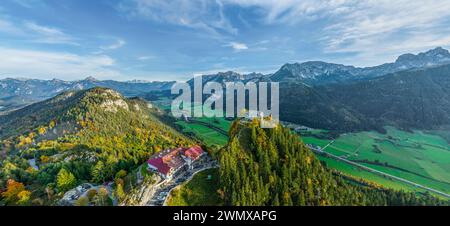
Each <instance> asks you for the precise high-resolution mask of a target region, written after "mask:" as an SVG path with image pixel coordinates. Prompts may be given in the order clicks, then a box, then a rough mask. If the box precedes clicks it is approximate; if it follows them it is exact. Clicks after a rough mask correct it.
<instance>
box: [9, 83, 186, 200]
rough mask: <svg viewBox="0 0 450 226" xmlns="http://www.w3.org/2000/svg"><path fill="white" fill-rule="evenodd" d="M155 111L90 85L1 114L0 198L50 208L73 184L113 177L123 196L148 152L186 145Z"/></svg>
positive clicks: (149, 105)
mask: <svg viewBox="0 0 450 226" xmlns="http://www.w3.org/2000/svg"><path fill="white" fill-rule="evenodd" d="M158 112H159V110H158V109H156V108H154V107H153V106H152V105H151V104H149V103H147V102H145V101H143V100H140V99H137V98H134V99H126V98H124V97H123V96H122V95H121V94H119V93H117V92H116V91H114V90H111V89H104V88H93V89H89V90H85V91H78V92H66V93H63V94H61V95H58V96H57V97H55V98H52V99H49V100H47V101H44V102H41V103H37V104H34V105H31V106H28V107H26V108H23V109H21V110H19V111H16V112H13V113H12V114H10V115H7V116H2V117H0V122H1V123H0V125H1V127H2V128H1V131H2V132H1V137H2V139H3V140H2V141H1V149H2V159H1V162H0V168H1V170H0V189H1V190H2V191H5V192H3V193H2V196H1V198H2V200H0V202H3V203H5V204H8V205H12V204H21V205H27V204H31V203H33V204H35V205H40V204H47V205H52V204H55V203H56V202H57V201H58V199H59V198H61V196H62V194H63V193H64V192H65V191H67V190H69V189H71V188H74V187H75V186H77V185H78V184H81V183H85V182H91V183H103V182H106V181H114V182H115V185H114V187H113V189H114V195H116V197H118V198H119V199H120V197H122V196H123V195H124V190H126V189H128V186H130V185H132V182H133V180H135V177H136V174H135V173H132V171H133V170H134V169H135V168H136V167H137V166H139V165H140V164H142V163H143V162H145V160H147V159H148V157H149V156H151V155H152V154H154V153H155V152H158V151H161V150H163V149H166V148H173V147H176V146H179V145H187V144H189V143H190V141H189V140H188V139H186V138H185V137H184V136H183V135H181V134H179V133H177V132H176V131H174V130H173V129H171V128H170V127H168V126H166V125H164V124H163V123H161V122H160V121H159V120H158V119H157V117H156V115H157V114H159V113H158ZM30 160H32V162H33V163H34V164H32V163H31V162H30ZM18 188H20V189H18ZM21 193H22V194H21ZM19 194H21V195H19ZM1 198H0V199H1Z"/></svg>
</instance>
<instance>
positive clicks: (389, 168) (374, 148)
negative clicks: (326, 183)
mask: <svg viewBox="0 0 450 226" xmlns="http://www.w3.org/2000/svg"><path fill="white" fill-rule="evenodd" d="M386 129H387V133H386V134H379V133H376V132H360V133H351V134H342V135H341V136H339V137H338V138H337V139H336V140H335V141H334V142H333V143H332V145H330V146H329V147H328V148H327V149H326V150H325V151H326V152H328V153H331V154H334V155H336V156H339V157H343V158H346V159H348V160H351V161H353V162H357V163H360V164H362V165H365V166H367V167H370V168H372V169H376V170H380V171H382V172H385V173H388V174H390V175H394V176H397V177H401V178H404V179H407V180H409V181H412V182H415V183H418V184H421V185H424V186H427V187H430V188H434V189H436V190H439V191H442V192H445V193H448V194H450V173H449V172H450V145H449V143H448V142H447V141H446V140H445V139H444V138H443V137H441V136H438V135H436V134H437V133H434V132H432V131H431V132H423V131H414V132H412V133H410V132H405V131H400V130H397V129H395V128H393V127H386ZM315 135H317V134H314V135H313V133H309V134H308V136H303V137H302V139H303V141H304V142H305V143H307V144H314V145H317V146H320V147H324V146H326V145H327V144H328V143H330V142H331V141H332V140H330V139H321V138H317V137H315ZM319 158H320V159H321V160H322V161H324V162H326V163H327V165H328V167H330V168H333V169H336V170H339V171H342V172H344V173H346V174H349V175H352V176H355V177H359V178H363V179H366V180H369V181H373V182H375V183H378V184H381V185H383V186H386V187H389V188H394V189H403V190H408V191H420V189H418V188H416V187H414V186H411V185H408V184H405V183H402V182H398V181H394V180H391V179H388V178H384V177H382V176H380V175H375V174H373V173H370V172H367V171H364V170H361V169H358V168H357V167H354V166H351V165H349V164H346V163H343V162H339V161H337V160H334V159H331V158H328V157H323V156H320V157H319Z"/></svg>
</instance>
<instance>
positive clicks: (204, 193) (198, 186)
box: [167, 169, 222, 206]
mask: <svg viewBox="0 0 450 226" xmlns="http://www.w3.org/2000/svg"><path fill="white" fill-rule="evenodd" d="M218 189H219V170H218V169H209V170H205V171H202V172H200V173H198V174H196V175H195V176H194V177H193V178H192V180H191V181H189V182H187V183H185V184H183V185H181V186H180V187H178V188H176V189H174V190H173V191H172V192H171V194H170V197H169V199H168V200H167V204H168V205H169V206H217V205H221V203H222V201H221V199H220V197H219V194H218Z"/></svg>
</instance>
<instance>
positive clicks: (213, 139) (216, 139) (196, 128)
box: [176, 119, 231, 146]
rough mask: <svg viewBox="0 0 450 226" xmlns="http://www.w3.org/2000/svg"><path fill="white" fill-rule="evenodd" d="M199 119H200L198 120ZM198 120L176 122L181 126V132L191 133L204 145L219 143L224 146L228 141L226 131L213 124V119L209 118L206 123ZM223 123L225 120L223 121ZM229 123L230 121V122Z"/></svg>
mask: <svg viewBox="0 0 450 226" xmlns="http://www.w3.org/2000/svg"><path fill="white" fill-rule="evenodd" d="M208 120H209V119H202V121H208ZM199 121H200V120H199ZM199 121H188V122H185V121H181V120H180V121H177V122H176V124H177V125H179V126H181V127H182V128H183V133H192V134H194V135H195V136H196V137H197V138H198V139H200V140H201V141H203V142H204V143H205V144H206V145H210V146H211V145H219V146H225V145H226V144H227V142H228V136H227V135H226V133H225V134H224V133H223V131H225V130H220V129H218V128H217V127H216V126H215V124H216V123H215V122H213V120H212V119H211V120H209V122H207V124H204V123H200V122H199ZM223 124H225V122H223ZM230 124H231V122H230Z"/></svg>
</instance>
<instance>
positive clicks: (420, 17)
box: [221, 0, 450, 64]
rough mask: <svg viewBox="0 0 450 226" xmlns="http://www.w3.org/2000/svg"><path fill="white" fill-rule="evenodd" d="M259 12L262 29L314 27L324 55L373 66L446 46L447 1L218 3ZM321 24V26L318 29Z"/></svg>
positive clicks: (449, 13)
mask: <svg viewBox="0 0 450 226" xmlns="http://www.w3.org/2000/svg"><path fill="white" fill-rule="evenodd" d="M221 1H222V2H223V3H224V4H231V5H239V6H241V7H244V8H250V7H256V8H258V9H259V11H258V12H259V16H260V17H261V18H260V20H261V21H263V22H264V23H266V24H272V25H273V24H275V25H283V26H303V25H308V24H309V25H311V24H316V25H315V29H317V33H318V34H321V38H319V39H317V40H316V44H317V45H318V46H319V45H321V46H323V51H324V53H351V54H355V57H354V58H353V60H357V61H359V62H362V63H368V64H376V63H381V61H383V60H384V61H385V60H386V58H392V57H393V56H395V55H398V54H401V53H405V52H411V51H422V50H425V49H428V48H432V47H436V46H449V45H450V43H449V38H448V37H450V27H449V26H448V24H449V23H450V4H449V1H441V0H427V1H409V0H396V1H391V0H377V1H373V0H221ZM319 22H320V23H319Z"/></svg>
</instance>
